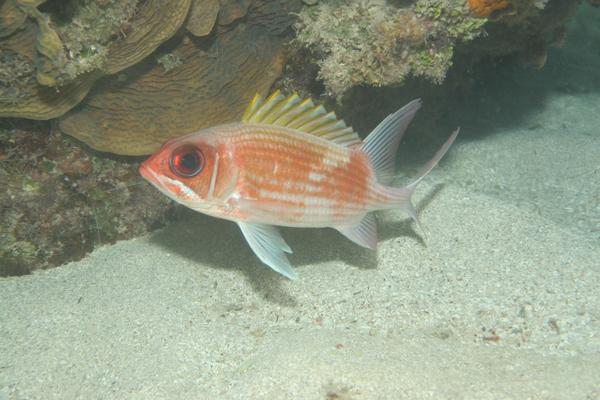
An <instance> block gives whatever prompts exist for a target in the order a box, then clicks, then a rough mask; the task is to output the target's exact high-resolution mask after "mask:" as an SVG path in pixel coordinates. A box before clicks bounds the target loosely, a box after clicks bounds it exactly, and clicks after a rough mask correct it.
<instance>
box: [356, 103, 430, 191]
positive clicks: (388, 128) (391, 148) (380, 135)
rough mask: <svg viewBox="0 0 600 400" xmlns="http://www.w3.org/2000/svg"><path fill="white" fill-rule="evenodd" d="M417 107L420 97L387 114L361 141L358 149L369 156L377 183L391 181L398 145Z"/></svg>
mask: <svg viewBox="0 0 600 400" xmlns="http://www.w3.org/2000/svg"><path fill="white" fill-rule="evenodd" d="M419 108H421V99H416V100H413V101H411V102H410V103H408V104H407V105H405V106H404V107H402V108H401V109H399V110H398V111H396V112H395V113H393V114H390V115H388V116H387V117H386V118H385V119H384V120H383V121H381V122H380V123H379V125H377V127H376V128H375V129H373V131H372V132H371V133H370V134H369V136H367V138H366V139H365V140H364V142H363V143H362V145H361V147H360V149H361V150H362V151H364V152H365V153H366V154H367V156H368V157H369V161H370V162H371V165H372V166H373V168H374V169H375V175H377V181H378V182H379V183H381V184H383V185H387V184H389V183H391V182H392V179H393V178H394V169H395V166H396V151H397V150H398V145H399V144H400V140H401V139H402V136H403V135H404V131H406V127H407V126H408V124H410V121H412V119H413V117H414V116H415V113H416V112H417V111H418V110H419Z"/></svg>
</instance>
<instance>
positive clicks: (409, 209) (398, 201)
mask: <svg viewBox="0 0 600 400" xmlns="http://www.w3.org/2000/svg"><path fill="white" fill-rule="evenodd" d="M459 131H460V128H457V129H456V130H455V131H454V132H452V135H450V137H449V138H448V140H446V143H444V145H443V146H442V147H441V148H440V149H439V150H438V151H437V152H436V153H435V155H434V156H433V158H432V159H431V160H429V161H428V162H427V163H426V164H425V165H424V166H423V167H422V168H421V170H420V171H419V173H418V175H417V178H416V179H415V180H414V181H413V182H412V183H411V184H409V185H407V186H405V187H401V188H395V187H389V186H387V187H386V189H387V192H388V194H389V196H390V202H389V204H388V205H387V207H385V208H387V209H400V210H402V211H404V212H406V213H407V214H408V215H409V216H410V217H411V218H412V219H413V221H415V223H416V224H417V225H418V226H419V229H420V230H421V231H422V232H424V230H423V228H422V226H421V223H420V222H419V218H418V216H417V212H416V211H415V207H414V205H413V203H412V195H413V193H414V191H415V189H416V188H417V186H418V185H419V183H420V182H421V181H422V180H423V178H425V176H427V174H429V172H431V170H432V169H433V168H434V167H435V166H436V165H437V164H438V163H439V162H440V160H441V159H442V157H444V155H445V154H446V153H447V152H448V149H450V146H452V143H454V140H455V139H456V136H457V135H458V132H459Z"/></svg>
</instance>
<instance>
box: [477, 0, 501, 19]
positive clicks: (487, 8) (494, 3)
mask: <svg viewBox="0 0 600 400" xmlns="http://www.w3.org/2000/svg"><path fill="white" fill-rule="evenodd" d="M509 6H510V3H509V2H508V0H469V7H470V8H471V11H473V13H474V14H475V15H477V16H478V17H488V16H490V15H491V14H492V13H493V12H495V11H498V10H504V9H505V8H507V7H509Z"/></svg>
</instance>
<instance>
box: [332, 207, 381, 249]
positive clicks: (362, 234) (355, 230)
mask: <svg viewBox="0 0 600 400" xmlns="http://www.w3.org/2000/svg"><path fill="white" fill-rule="evenodd" d="M335 229H337V230H338V231H339V232H340V233H341V234H342V235H344V236H346V237H347V238H348V239H350V240H352V241H353V242H354V243H356V244H358V245H360V246H362V247H366V248H367V249H371V250H376V249H377V220H376V219H375V215H374V214H373V213H368V214H367V215H365V216H364V218H363V219H361V220H360V222H359V223H358V225H352V226H341V227H336V228H335Z"/></svg>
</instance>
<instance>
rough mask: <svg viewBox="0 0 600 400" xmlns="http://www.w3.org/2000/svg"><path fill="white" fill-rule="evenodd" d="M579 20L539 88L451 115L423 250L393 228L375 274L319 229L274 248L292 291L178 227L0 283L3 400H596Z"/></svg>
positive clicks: (591, 218)
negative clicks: (290, 272)
mask: <svg viewBox="0 0 600 400" xmlns="http://www.w3.org/2000/svg"><path fill="white" fill-rule="evenodd" d="M588 11H589V13H592V12H596V13H597V12H598V11H595V10H592V9H588ZM588 11H586V12H585V13H582V14H581V15H580V17H579V19H578V20H577V21H576V22H575V23H574V24H573V27H574V29H575V31H574V32H573V33H572V34H571V42H570V44H569V45H568V46H567V47H565V48H563V49H558V50H553V51H552V52H551V53H550V55H549V59H548V64H547V65H546V67H545V68H544V70H542V71H540V72H537V71H527V70H525V71H521V72H518V71H517V69H516V68H515V69H514V71H513V70H511V71H512V72H511V74H512V73H513V72H514V75H508V73H507V75H505V76H501V77H500V78H502V79H504V78H507V76H508V77H509V79H504V81H505V82H504V83H502V82H500V83H495V84H491V85H488V86H487V89H486V88H484V89H482V90H483V91H482V95H481V96H480V98H478V99H474V100H472V104H471V106H470V107H472V109H468V110H462V112H463V113H464V115H465V119H470V121H465V123H464V126H463V133H462V135H461V137H460V139H459V140H458V142H457V143H456V145H455V146H454V147H453V149H452V150H451V152H450V154H449V155H448V157H447V158H446V159H445V160H444V161H443V162H442V163H441V165H440V167H439V168H438V169H437V170H436V171H435V172H434V173H433V174H432V175H431V176H430V177H429V178H428V179H427V180H426V182H424V184H423V185H422V186H421V187H420V189H419V190H418V193H417V204H418V208H419V210H420V214H421V219H422V223H423V225H424V227H425V229H426V240H425V242H424V241H423V240H421V239H419V236H418V235H417V234H415V233H414V232H415V231H413V230H412V225H411V224H410V223H409V222H408V221H406V219H405V218H404V216H403V215H401V214H399V213H393V212H390V213H385V214H382V215H380V217H381V218H380V236H381V244H380V248H379V252H378V255H377V257H375V256H374V254H372V253H370V252H369V251H366V250H363V249H361V248H359V247H358V246H356V245H354V244H352V243H350V242H349V241H347V240H346V239H344V238H343V237H341V236H340V235H339V234H337V233H336V232H334V231H332V230H285V231H284V235H285V237H286V238H287V240H288V242H289V244H290V245H291V246H292V248H293V249H294V251H295V253H294V255H293V256H292V257H291V261H292V263H293V264H294V265H296V266H297V269H298V271H299V273H300V279H299V280H298V281H296V282H291V281H288V280H286V279H284V278H280V277H279V276H276V275H275V274H274V273H272V272H271V271H270V270H268V269H267V268H266V267H264V266H262V265H261V264H260V263H259V262H258V261H257V259H256V258H255V257H254V256H253V255H252V254H251V252H250V250H249V248H248V247H247V245H246V243H245V242H244V241H243V238H242V236H241V234H240V233H239V232H238V229H237V227H236V226H235V225H233V224H231V223H228V222H224V221H219V220H215V219H211V218H208V217H204V216H201V215H196V214H190V216H189V218H187V220H186V221H185V222H181V223H177V224H175V225H172V226H170V227H168V228H166V229H164V230H162V231H160V232H158V233H156V234H154V235H151V236H149V237H146V238H142V239H137V240H131V241H127V242H121V243H117V244H116V245H113V246H109V247H104V248H101V249H99V250H97V251H95V252H94V253H93V254H92V255H90V256H89V257H88V258H86V259H84V260H82V261H80V262H75V263H71V264H68V265H65V266H63V267H60V268H56V269H52V270H48V271H43V272H39V273H35V274H33V275H30V276H23V277H13V278H3V279H0V307H1V308H0V400H5V399H76V398H77V399H204V398H213V399H255V398H268V399H327V398H330V399H463V398H464V399H504V398H506V399H508V398H514V399H600V106H599V105H600V72H598V71H600V26H598V25H596V26H594V25H593V24H591V23H590V21H592V20H591V19H590V18H589V16H588V15H587V14H588ZM499 81H500V79H499ZM458 111H460V110H458ZM424 157H425V156H424ZM425 243H426V245H425ZM336 396H337V397H336Z"/></svg>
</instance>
